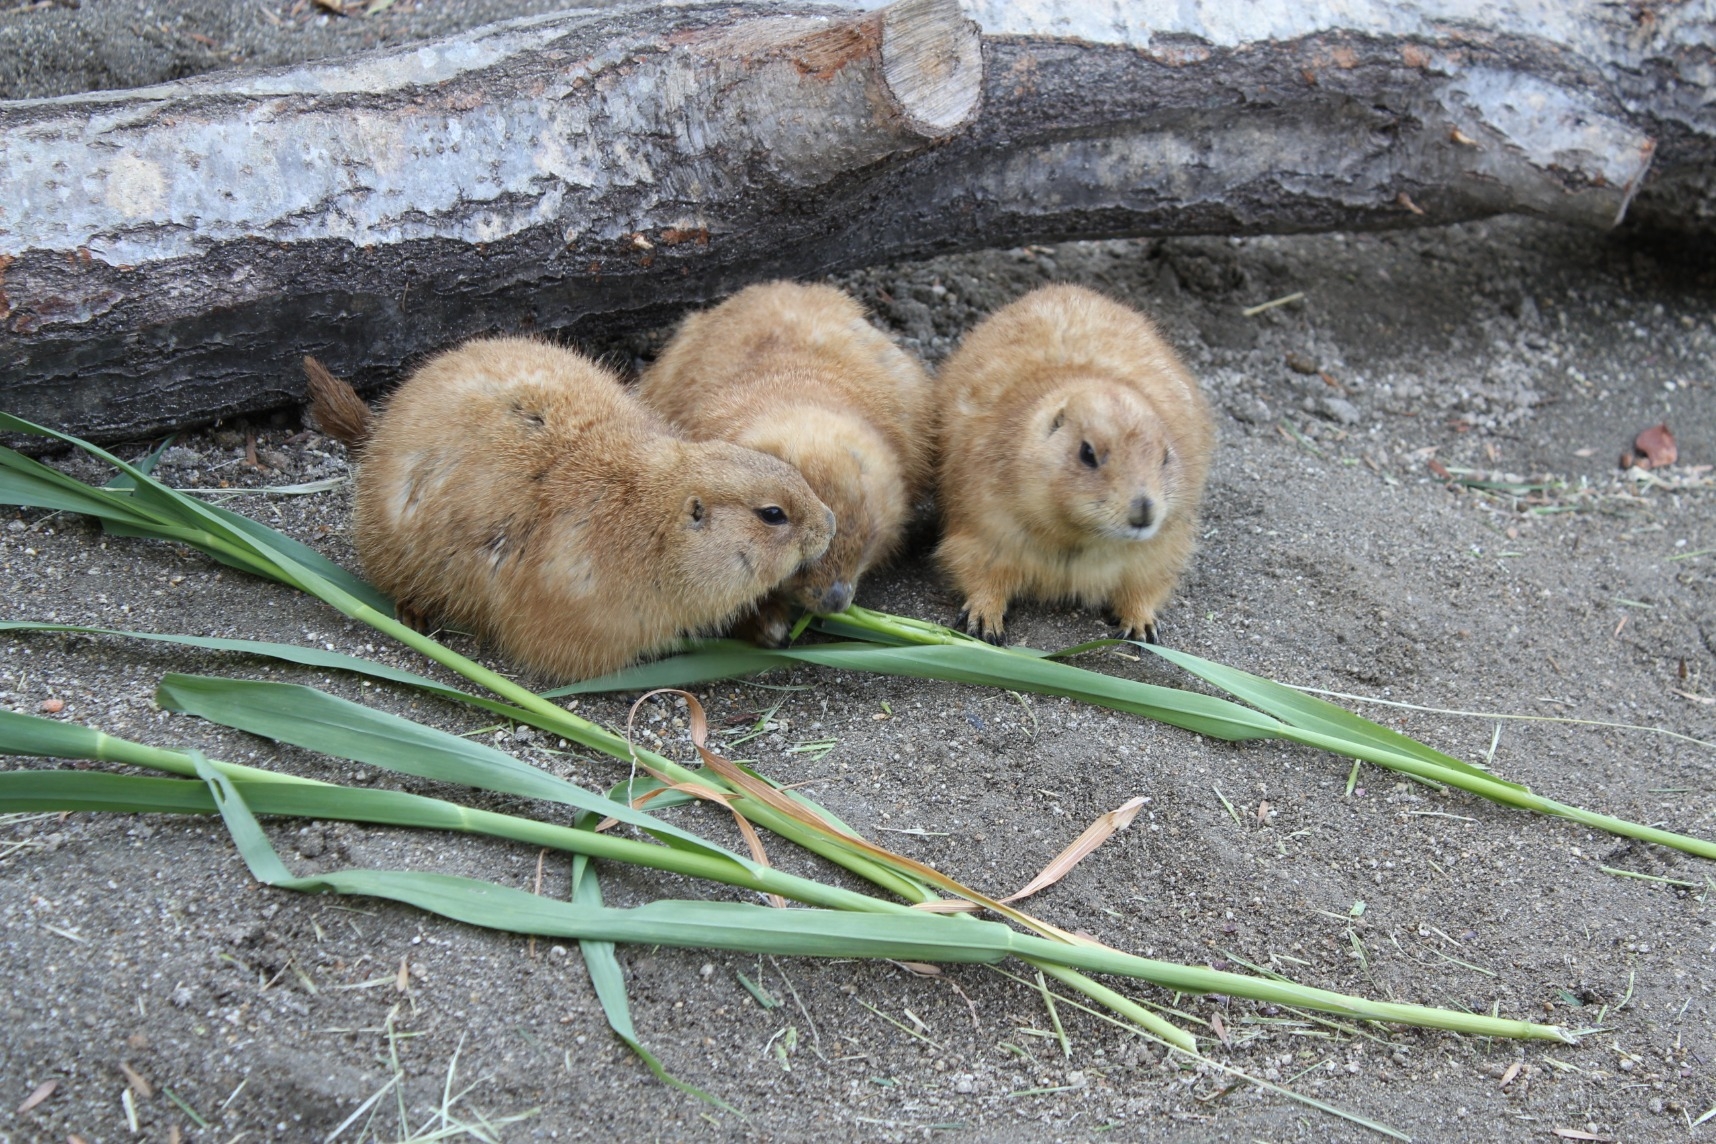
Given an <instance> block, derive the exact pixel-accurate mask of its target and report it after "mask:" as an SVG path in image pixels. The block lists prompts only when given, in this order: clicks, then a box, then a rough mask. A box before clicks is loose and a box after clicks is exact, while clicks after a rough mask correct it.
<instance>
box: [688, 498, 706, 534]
mask: <svg viewBox="0 0 1716 1144" xmlns="http://www.w3.org/2000/svg"><path fill="white" fill-rule="evenodd" d="M704 515H705V513H704V510H703V498H702V497H700V496H698V495H697V494H695V493H693V494H692V495H691V496H688V497H686V498H685V517H686V519H687V520H689V521H690V522H691V527H692V528H702V527H703V517H704Z"/></svg>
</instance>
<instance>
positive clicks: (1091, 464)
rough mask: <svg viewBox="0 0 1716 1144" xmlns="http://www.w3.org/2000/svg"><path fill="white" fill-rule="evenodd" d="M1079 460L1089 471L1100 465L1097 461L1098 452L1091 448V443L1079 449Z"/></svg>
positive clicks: (1086, 443)
mask: <svg viewBox="0 0 1716 1144" xmlns="http://www.w3.org/2000/svg"><path fill="white" fill-rule="evenodd" d="M1078 459H1079V460H1081V461H1083V462H1084V466H1085V468H1087V469H1094V468H1096V467H1097V465H1098V464H1099V462H1098V461H1097V459H1096V450H1095V449H1092V448H1091V447H1090V442H1089V441H1086V442H1085V443H1084V444H1082V445H1080V446H1079V447H1078Z"/></svg>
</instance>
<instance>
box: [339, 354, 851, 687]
mask: <svg viewBox="0 0 1716 1144" xmlns="http://www.w3.org/2000/svg"><path fill="white" fill-rule="evenodd" d="M771 507H773V508H778V509H780V510H782V511H784V513H785V514H786V517H787V520H786V522H784V523H777V524H769V523H766V522H765V521H764V520H763V519H762V517H761V516H759V513H760V512H767V511H768V510H769V509H770V508H771ZM352 528H353V540H354V542H355V544H356V546H357V550H358V555H359V557H360V558H361V559H362V560H363V564H364V568H365V569H366V570H367V571H368V573H369V575H370V576H371V577H372V578H373V579H374V581H375V582H376V584H377V585H378V586H379V587H381V588H382V589H384V590H385V591H388V592H390V593H392V594H393V595H394V597H395V599H397V600H398V602H399V606H400V609H401V612H402V614H411V613H416V614H420V615H424V616H441V617H444V618H446V619H448V620H450V621H453V622H455V623H461V624H469V625H471V626H472V627H474V628H475V630H477V631H478V632H480V633H481V634H483V635H485V636H487V637H489V638H491V639H493V640H495V641H496V642H497V643H499V644H500V646H501V648H502V649H503V650H504V652H505V653H506V654H507V655H508V656H509V657H510V658H512V659H514V660H516V661H518V662H519V663H521V664H523V665H525V666H527V667H529V668H531V669H532V670H534V671H536V672H539V673H541V674H543V675H546V676H550V677H553V678H555V679H559V680H564V679H581V678H584V677H587V676H592V675H599V674H601V673H603V672H607V671H612V670H614V669H616V668H619V667H623V666H624V665H626V664H627V663H630V662H631V661H632V660H633V659H635V658H637V657H638V656H639V655H641V654H644V653H646V652H649V651H652V650H655V649H658V648H660V647H661V646H662V645H663V644H666V643H668V642H670V641H672V640H673V639H674V638H675V637H676V636H678V635H679V634H680V633H682V632H696V631H707V630H711V629H713V628H715V627H717V626H719V625H722V624H725V623H727V622H729V621H730V620H731V619H732V617H733V616H734V615H735V614H736V613H738V612H740V611H741V610H742V609H744V608H745V607H746V606H747V605H749V604H751V603H752V602H753V601H755V600H756V599H758V598H759V597H761V596H762V595H763V594H764V593H766V592H768V591H769V590H770V589H772V588H773V587H774V586H775V585H777V584H779V583H780V582H781V581H782V580H784V579H786V577H788V576H790V575H792V574H793V572H795V571H796V570H797V569H798V568H799V566H800V565H801V564H803V563H805V562H806V561H809V560H814V559H815V558H817V557H818V556H820V555H822V552H823V550H824V549H826V548H827V546H828V541H829V537H830V535H831V533H832V528H833V519H832V514H830V513H829V511H828V509H827V508H826V507H825V506H824V505H823V504H822V503H821V502H820V501H818V500H817V499H816V496H815V495H814V494H813V493H812V492H811V491H810V489H809V487H808V486H807V485H806V484H805V483H804V480H803V479H802V478H801V477H800V476H799V475H798V474H797V473H796V472H794V471H793V469H792V468H791V466H789V465H786V464H783V463H782V462H781V461H779V460H777V459H775V458H774V457H769V456H766V455H764V454H762V453H758V452H755V451H754V450H750V449H741V448H738V447H737V446H734V445H729V444H719V443H710V444H695V443H693V442H690V441H686V440H684V439H683V438H680V437H677V436H675V435H674V434H673V433H672V432H671V431H670V430H669V429H668V427H667V425H666V424H665V423H664V422H663V421H661V420H660V418H658V417H656V416H655V415H654V414H652V413H650V412H649V411H648V410H646V409H644V408H643V406H641V405H640V404H638V402H637V401H636V400H634V399H633V398H632V397H631V396H630V395H629V394H628V393H626V391H625V390H624V389H623V388H622V387H621V385H620V383H619V381H618V380H617V379H616V378H615V377H614V376H613V375H612V374H610V373H609V372H608V371H607V370H605V369H603V368H602V367H601V366H599V365H597V364H595V363H594V362H591V361H589V360H587V359H585V358H582V357H580V356H578V355H577V354H575V353H572V352H570V351H568V350H564V349H560V348H557V347H555V346H550V345H544V344H541V343H537V342H532V341H527V340H524V339H495V340H484V341H475V342H471V343H469V344H467V345H465V346H463V347H461V348H459V349H456V350H453V351H451V352H449V353H445V354H443V355H441V356H440V357H437V358H435V359H434V360H432V361H430V362H429V363H428V364H427V365H425V366H423V367H422V368H421V369H419V370H418V371H417V372H416V373H415V374H413V375H412V376H411V378H410V379H409V380H408V381H406V382H405V384H404V385H402V386H401V387H400V388H399V389H398V390H397V391H396V392H395V393H394V394H393V396H392V397H391V398H390V399H389V400H388V402H387V404H386V406H385V407H384V408H383V409H382V410H381V411H380V413H379V414H378V415H377V416H375V417H374V418H373V419H372V421H371V433H370V437H369V440H368V442H367V443H366V444H365V446H364V448H363V450H362V453H361V455H360V463H359V469H358V477H357V500H356V506H355V509H354V512H353V520H352Z"/></svg>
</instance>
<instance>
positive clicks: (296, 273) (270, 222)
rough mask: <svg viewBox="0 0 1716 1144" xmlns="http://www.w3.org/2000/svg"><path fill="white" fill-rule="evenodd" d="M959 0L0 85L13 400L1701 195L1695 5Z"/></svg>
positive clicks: (229, 408) (59, 414)
mask: <svg viewBox="0 0 1716 1144" xmlns="http://www.w3.org/2000/svg"><path fill="white" fill-rule="evenodd" d="M968 13H969V14H970V15H973V16H975V17H976V19H977V21H978V22H979V23H980V24H981V25H982V28H983V31H984V36H983V37H982V40H981V43H980V41H979V36H978V31H977V27H976V26H975V25H973V24H972V23H971V22H970V21H969V20H968V19H967V18H966V14H967V13H962V12H961V10H960V9H959V7H958V6H957V5H956V4H955V2H954V0H905V2H903V3H898V4H894V5H891V6H889V7H887V8H882V9H879V10H877V11H874V12H856V13H855V12H853V11H851V10H850V9H849V8H842V7H839V6H837V5H826V4H816V3H801V2H791V0H789V2H778V0H756V2H751V3H740V4H719V5H717V4H692V5H689V6H685V7H658V6H655V5H653V4H652V5H649V6H647V7H634V8H607V9H600V10H595V11H580V12H574V13H564V14H559V15H556V16H552V17H546V18H533V19H526V20H519V21H513V22H509V23H505V24H500V25H494V26H491V27H489V28H486V29H482V30H479V31H477V32H474V33H468V34H466V35H464V36H462V37H460V38H458V39H456V40H448V41H442V42H438V43H433V44H427V45H419V46H414V47H411V48H407V49H395V50H390V51H386V52H381V53H371V54H366V55H361V56H355V57H350V58H348V59H344V60H336V61H328V62H323V63H318V64H307V65H299V66H295V67H288V68H275V69H269V70H263V71H256V72H249V73H237V72H234V73H223V74H216V75H212V76H207V77H202V78H199V79H193V80H187V81H183V82H180V83H175V84H168V85H162V86H160V87H154V88H145V89H138V90H134V91H127V92H104V93H92V94H87V95H79V96H69V97H62V98H59V99H49V100H29V101H17V102H12V103H0V408H7V409H9V410H12V411H15V412H18V413H20V414H22V415H23V416H26V417H30V418H32V419H35V420H40V421H45V422H47V423H50V424H54V425H57V426H60V427H64V428H67V429H70V430H73V431H75V432H79V433H83V434H86V435H93V436H97V437H104V438H111V437H116V436H124V435H136V434H139V433H144V432H149V431H153V430H156V429H160V428H164V427H168V426H178V425H186V424H192V423H196V422H199V421H208V420H211V419H214V418H217V417H222V416H229V415H232V414H235V413H239V412H244V411H250V410H256V409H262V408H267V407H270V406H274V405H280V404H290V403H295V402H297V401H299V400H301V395H302V392H303V390H302V384H303V383H302V379H301V376H300V374H299V371H298V366H297V363H298V361H299V359H300V358H301V357H302V355H304V354H305V353H311V354H314V355H316V356H317V357H319V358H321V359H322V360H323V361H325V362H327V363H328V364H329V365H330V366H331V367H332V368H333V369H335V370H336V371H337V372H341V373H343V374H346V375H348V376H351V377H353V378H354V379H355V380H357V381H358V382H359V383H360V384H368V385H370V386H375V385H378V384H381V383H382V382H384V381H387V380H390V379H392V378H394V377H396V376H397V374H398V372H399V371H400V369H401V368H402V367H403V366H404V365H406V364H407V363H408V362H410V361H411V360H414V359H416V358H418V357H419V356H421V355H422V354H424V353H426V352H428V351H432V350H434V349H437V348H441V347H444V346H446V345H448V344H451V343H453V342H457V341H459V340H461V339H463V338H466V337H469V336H472V335H474V334H478V333H482V332H487V331H497V330H554V331H561V332H564V333H567V334H570V335H571V336H581V335H587V334H589V333H591V332H593V331H596V330H603V329H606V330H612V329H618V328H623V327H625V326H628V325H630V326H636V325H640V324H645V323H658V322H661V321H664V320H667V319H668V318H669V317H671V315H672V314H673V313H674V312H676V311H677V310H679V309H681V308H683V307H685V306H686V305H690V304H696V303H700V302H703V301H705V300H708V299H710V298H712V297H717V296H719V295H721V294H724V293H726V292H729V291H731V290H733V289H735V288H737V287H738V286H740V285H743V284H744V283H746V282H749V281H754V280H757V279H760V278H765V277H769V276H776V275H795V276H808V275H815V274H819V273H823V272H826V271H829V270H833V269H839V268H847V267H853V266H859V265H867V264H873V263H877V262H883V261H888V260H891V259H895V258H901V257H912V256H921V255H925V254H929V253H936V252H943V251H950V250H958V249H970V248H975V247H979V246H984V245H1014V244H1019V243H1023V242H1037V241H1052V240H1059V239H1065V238H1074V237H1100V236H1117V235H1126V234H1184V233H1262V232H1271V231H1273V232H1282V231H1307V230H1328V229H1356V228H1379V227H1400V226H1417V225H1430V224H1441V223H1448V222H1454V221H1459V220H1463V219H1471V218H1478V217H1483V216H1486V215H1492V214H1497V213H1502V212H1509V211H1523V212H1528V213H1532V214H1537V215H1541V216H1544V217H1548V218H1555V219H1562V220H1566V221H1569V222H1574V223H1580V224H1585V225H1590V226H1594V227H1608V226H1612V225H1614V224H1615V223H1616V222H1617V221H1618V220H1619V219H1620V218H1622V217H1623V216H1624V215H1625V214H1626V213H1627V212H1628V210H1629V209H1632V210H1634V211H1648V212H1649V213H1650V215H1651V219H1652V222H1653V223H1654V224H1656V225H1658V226H1669V227H1682V228H1685V229H1689V230H1699V229H1709V228H1710V227H1711V220H1712V218H1713V217H1716V210H1713V209H1712V203H1713V201H1716V194H1713V192H1712V187H1711V185H1710V184H1711V181H1712V179H1713V178H1716V175H1713V174H1712V172H1713V171H1716V162H1712V159H1713V153H1716V142H1713V141H1716V110H1713V109H1712V107H1711V105H1709V104H1708V103H1706V102H1704V100H1705V98H1706V96H1705V94H1704V93H1706V92H1707V91H1708V89H1709V83H1710V76H1711V71H1712V60H1713V58H1716V48H1713V45H1716V31H1713V24H1716V19H1713V18H1712V16H1711V15H1710V12H1709V8H1708V6H1707V5H1696V4H1683V5H1665V6H1663V7H1662V10H1661V11H1655V10H1653V9H1650V8H1648V7H1637V6H1635V7H1632V8H1621V7H1617V6H1614V5H1609V4H1602V3H1599V2H1598V0H1582V2H1580V3H1574V4H1571V5H1568V6H1566V7H1563V8H1555V7H1554V6H1541V5H1536V4H1528V3H1525V0H1514V2H1512V3H1509V2H1507V0H1501V2H1498V3H1492V4H1485V5H1479V4H1477V3H1475V2H1473V0H1434V2H1428V0H1426V2H1411V0H1370V2H1368V3H1366V2H1362V0H1355V2H1352V3H1346V4H1341V5H1338V6H1334V5H1322V6H1310V5H1303V6H1300V5H1278V6H1263V7H1258V6H1250V5H1239V6H1235V5H1229V4H1218V3H1215V2H1214V0H1211V2H1210V3H1207V4H1202V5H1200V4H1197V3H1193V4H1189V5H1160V4H1153V3H1146V2H1145V0H1115V2H1113V3H1110V4H1108V5H1089V4H1082V3H1078V2H1076V0H1028V2H1003V0H972V2H971V3H969V4H968ZM1146 15H1148V17H1149V20H1151V21H1153V23H1147V22H1146ZM1647 16H1648V20H1647V19H1646V17H1647ZM1647 171H1648V172H1649V173H1650V175H1649V179H1648V180H1647V177H1646V176H1647ZM1653 196H1654V197H1653ZM1635 199H1636V201H1635Z"/></svg>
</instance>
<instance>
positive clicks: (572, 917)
mask: <svg viewBox="0 0 1716 1144" xmlns="http://www.w3.org/2000/svg"><path fill="white" fill-rule="evenodd" d="M190 754H191V757H192V758H193V759H194V760H195V761H196V765H197V771H198V775H199V777H201V778H202V779H203V780H204V781H205V782H207V783H208V784H209V787H210V790H211V791H213V792H214V795H215V801H216V804H217V805H218V806H219V808H220V812H221V817H222V818H223V819H224V820H225V822H226V824H227V829H228V832H229V833H231V834H232V837H233V841H234V843H235V844H236V845H237V846H238V849H239V853H240V855H241V856H242V857H243V858H244V860H245V862H246V864H247V865H249V867H250V869H251V873H252V875H253V876H255V877H256V878H257V880H258V881H262V882H266V883H268V884H269V885H274V886H281V887H283V888H286V889H292V890H301V891H308V892H323V891H330V890H331V891H333V892H336V893H343V894H365V895H369V896H371V897H377V898H388V899H391V900H393V901H398V902H404V903H406V904H408V905H413V906H416V907H418V908H419V909H422V910H426V911H428V912H430V913H434V914H439V915H441V916H443V917H448V918H452V919H453V920H455V921H462V922H466V923H468V924H471V925H477V926H485V927H487V928H491V929H505V930H510V931H512V932H514V933H530V934H537V935H540V936H543V937H568V938H576V939H580V940H582V939H591V940H595V941H613V942H633V943H637V944H642V945H665V946H673V947H677V948H695V949H727V950H737V951H742V952H748V953H759V952H768V953H774V954H784V955H790V956H808V957H862V958H875V957H882V958H891V959H893V960H898V961H929V962H947V963H973V962H977V963H987V964H993V963H994V962H995V961H997V960H999V959H1000V958H1001V957H1004V956H1006V955H1008V954H1016V955H1019V956H1026V957H1033V958H1042V959H1044V960H1047V961H1050V962H1053V963H1055V964H1060V965H1069V966H1072V967H1074V968H1079V969H1088V970H1094V971H1096V972H1102V973H1118V974H1121V975H1124V976H1128V977H1142V978H1145V979H1146V980H1156V979H1157V978H1158V977H1160V978H1162V979H1163V981H1159V982H1158V983H1159V984H1160V983H1164V982H1166V983H1169V987H1170V988H1176V989H1179V990H1180V991H1182V992H1188V993H1206V992H1215V991H1220V992H1232V993H1235V994H1236V995H1239V996H1249V997H1256V998H1259V999H1262V1000H1270V1001H1276V1002H1278V1003H1281V1004H1287V1005H1300V1006H1304V1007H1306V1008H1312V1009H1322V1010H1324V1011H1327V1012H1334V1013H1340V1014H1342V1015H1343V1016H1347V1017H1352V1018H1355V1019H1373V1020H1379V1021H1402V1022H1406V1023H1409V1024H1421V1025H1424V1026H1426V1027H1429V1028H1441V1029H1453V1030H1457V1031H1463V1032H1471V1033H1477V1034H1480V1035H1492V1036H1507V1037H1526V1038H1534V1039H1549V1040H1566V1039H1567V1035H1566V1033H1565V1032H1564V1031H1562V1030H1561V1029H1559V1028H1556V1027H1554V1026H1546V1025H1534V1024H1532V1023H1531V1022H1529V1021H1513V1020H1506V1019H1502V1018H1497V1017H1485V1016H1481V1015H1478V1014H1471V1013H1459V1012H1454V1011H1451V1010H1444V1009H1432V1008H1429V1007H1427V1006H1423V1005H1402V1004H1396V1003H1392V1002H1378V1001H1366V1000H1364V999H1363V998H1357V997H1348V996H1346V995H1344V994H1340V993H1334V992H1331V991H1329V990H1324V989H1315V988H1311V987H1308V986H1302V985H1290V984H1286V983H1282V982H1276V981H1270V980H1267V979H1258V978H1252V977H1245V976H1243V975H1241V974H1236V973H1228V972H1225V971H1217V970H1213V969H1197V968H1195V967H1192V966H1184V965H1172V964H1167V963H1163V962H1158V961H1153V960H1151V959H1149V958H1141V957H1134V956H1132V955H1130V954H1125V953H1121V952H1120V951H1119V950H1115V949H1109V948H1108V947H1106V946H1101V945H1096V944H1084V943H1080V944H1074V945H1068V944H1064V943H1062V942H1056V941H1050V940H1048V939H1045V938H1039V937H1033V936H1031V935H1029V934H1020V933H1015V932H1014V931H1013V930H1010V929H1008V928H1007V927H1006V926H1003V925H1001V924H999V923H997V922H984V921H976V920H974V919H970V918H957V919H954V918H942V917H938V916H936V915H934V914H926V913H913V912H911V911H907V912H905V913H898V914H885V915H877V914H852V913H843V912H841V911H837V910H818V909H793V910H777V909H771V908H769V907H767V906H750V905H744V904H740V903H733V902H685V901H657V902H652V903H650V904H648V905H644V906H638V907H635V908H633V909H623V910H616V909H610V908H607V907H594V906H580V905H577V904H575V903H572V902H562V901H559V900H557V899H554V898H544V897H541V896H539V895H536V894H532V893H529V892H527V891H525V890H519V889H514V888H512V887H509V886H500V885H496V884H495V883H492V882H482V881H479V880H476V879H472V878H460V877H453V876H450V875H445V874H424V873H416V872H411V871H396V870H340V871H335V872H332V873H328V874H320V875H315V876H312V877H308V878H294V877H292V875H291V874H290V872H289V871H287V870H286V867H285V864H284V863H282V862H281V861H280V856H279V855H278V854H277V853H275V851H274V848H273V846H272V845H270V843H269V842H268V838H267V836H266V835H264V834H263V833H262V828H261V827H260V826H259V825H258V824H257V822H256V819H255V817H254V816H253V815H252V814H251V812H250V810H249V808H248V807H247V806H246V805H245V804H244V802H243V800H242V798H241V797H240V795H239V792H238V788H237V787H236V786H235V785H234V784H233V783H232V782H231V781H230V780H229V779H228V778H227V777H226V776H225V775H223V774H222V773H221V772H220V771H219V770H217V769H215V768H214V767H213V766H212V765H210V764H209V763H208V761H207V760H206V759H204V758H203V757H202V756H201V754H200V753H199V752H196V751H192V752H190ZM1234 986H1238V987H1239V988H1237V989H1235V988H1234Z"/></svg>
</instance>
